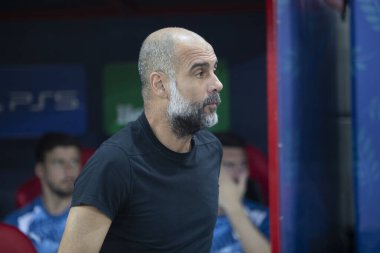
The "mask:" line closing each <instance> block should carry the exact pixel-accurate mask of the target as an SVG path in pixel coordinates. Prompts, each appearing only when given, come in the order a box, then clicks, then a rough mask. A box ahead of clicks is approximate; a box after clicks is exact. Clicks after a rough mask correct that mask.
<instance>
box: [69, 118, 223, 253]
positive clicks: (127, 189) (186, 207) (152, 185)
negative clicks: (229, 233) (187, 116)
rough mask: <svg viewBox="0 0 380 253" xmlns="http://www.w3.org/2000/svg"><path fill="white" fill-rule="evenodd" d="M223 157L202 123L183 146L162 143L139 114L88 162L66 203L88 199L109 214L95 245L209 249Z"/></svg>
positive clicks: (128, 249)
mask: <svg viewBox="0 0 380 253" xmlns="http://www.w3.org/2000/svg"><path fill="white" fill-rule="evenodd" d="M221 157H222V147H221V144H220V142H219V141H218V140H217V139H216V137H214V135H212V134H211V133H209V132H208V131H207V130H200V131H198V132H197V133H196V134H195V135H194V136H193V139H192V149H191V151H190V152H188V153H176V152H173V151H171V150H169V149H167V148H166V147H165V146H163V145H162V144H161V143H160V142H159V141H158V139H157V138H156V137H155V135H154V134H153V132H152V130H151V128H150V126H149V123H148V121H147V119H146V117H145V115H144V114H142V115H141V116H140V117H139V119H138V120H136V121H134V122H132V123H130V124H128V125H127V126H126V127H125V128H124V129H122V130H121V131H119V132H118V133H116V134H115V135H114V136H112V137H111V138H109V139H108V140H107V141H105V142H104V143H103V144H102V145H101V146H100V148H99V149H98V150H97V151H96V153H95V154H94V155H93V157H92V158H91V159H90V160H89V161H88V163H87V164H86V166H85V168H84V170H83V171H82V173H81V174H80V176H79V177H78V179H77V181H76V183H75V190H74V194H73V200H72V205H73V206H78V205H90V206H94V207H96V208H97V209H99V210H100V211H101V212H103V213H104V214H105V215H107V216H108V217H110V218H111V219H112V224H111V227H110V229H109V231H108V233H107V235H106V238H105V241H104V243H103V246H102V249H101V252H165V253H169V252H176V253H178V252H189V253H195V252H196V253H202V252H204V253H206V252H207V253H208V252H209V251H210V247H211V241H212V233H213V229H214V225H215V221H216V216H217V208H218V175H219V168H220V162H221Z"/></svg>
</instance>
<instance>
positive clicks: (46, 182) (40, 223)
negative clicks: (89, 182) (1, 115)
mask: <svg viewBox="0 0 380 253" xmlns="http://www.w3.org/2000/svg"><path fill="white" fill-rule="evenodd" d="M35 154H36V156H35V158H36V164H35V174H36V176H37V177H38V178H39V180H40V182H41V188H42V194H41V196H39V197H37V198H35V199H34V200H33V201H32V202H31V203H29V204H27V205H26V206H24V207H22V208H21V209H19V210H16V211H15V212H13V213H11V214H9V215H8V216H6V217H5V220H4V222H5V223H7V224H10V225H13V226H15V227H17V228H18V229H19V230H21V231H22V232H23V233H24V234H25V235H27V236H28V237H29V238H30V239H31V240H32V242H33V244H34V246H35V247H36V249H37V251H38V252H39V253H53V252H57V250H58V246H59V242H60V240H61V238H62V234H63V231H64V227H65V223H66V219H67V216H68V213H69V208H70V204H71V197H72V193H73V190H74V181H75V179H76V178H77V176H78V175H79V171H80V165H81V146H80V143H79V142H78V140H77V139H75V138H74V137H72V136H69V135H66V134H64V133H47V134H45V135H44V136H42V137H41V138H40V140H39V141H38V143H37V147H36V150H35Z"/></svg>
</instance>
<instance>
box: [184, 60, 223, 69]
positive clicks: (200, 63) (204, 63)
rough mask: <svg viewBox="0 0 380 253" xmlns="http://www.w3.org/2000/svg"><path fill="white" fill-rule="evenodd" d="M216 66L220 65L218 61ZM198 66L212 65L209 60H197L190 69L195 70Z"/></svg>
mask: <svg viewBox="0 0 380 253" xmlns="http://www.w3.org/2000/svg"><path fill="white" fill-rule="evenodd" d="M214 66H218V61H216V62H215V64H214ZM198 67H210V63H208V62H196V63H194V64H193V65H192V66H191V68H190V70H193V69H195V68H198Z"/></svg>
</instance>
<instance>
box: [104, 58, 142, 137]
mask: <svg viewBox="0 0 380 253" xmlns="http://www.w3.org/2000/svg"><path fill="white" fill-rule="evenodd" d="M103 85H104V87H103V91H104V99H103V101H104V110H103V111H104V123H103V124H104V129H105V131H106V133H107V134H109V135H111V134H113V133H115V132H116V131H118V130H119V129H121V128H122V127H123V126H125V125H126V124H127V123H128V122H130V121H133V120H135V119H137V117H138V116H139V115H140V114H141V112H142V111H143V100H142V96H141V82H140V77H139V73H138V70H137V63H135V62H133V63H123V64H108V65H106V66H105V69H104V80H103Z"/></svg>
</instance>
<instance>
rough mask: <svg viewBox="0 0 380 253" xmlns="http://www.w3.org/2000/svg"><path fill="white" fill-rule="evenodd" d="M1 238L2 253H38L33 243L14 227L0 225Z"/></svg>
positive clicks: (0, 247)
mask: <svg viewBox="0 0 380 253" xmlns="http://www.w3.org/2000/svg"><path fill="white" fill-rule="evenodd" d="M0 238H1V239H0V249H1V252H2V253H37V250H36V249H35V247H34V245H33V243H32V241H31V240H30V239H29V238H28V237H27V236H26V235H24V234H23V233H22V232H21V231H20V230H19V229H18V228H16V227H14V226H11V225H8V224H5V223H0Z"/></svg>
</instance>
